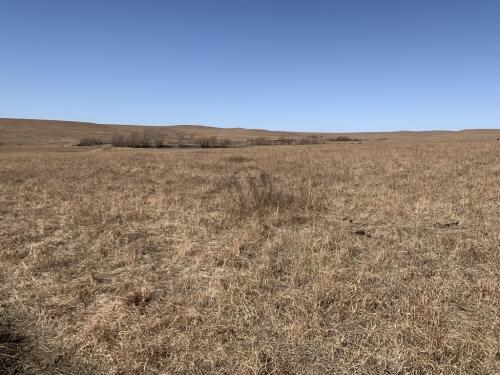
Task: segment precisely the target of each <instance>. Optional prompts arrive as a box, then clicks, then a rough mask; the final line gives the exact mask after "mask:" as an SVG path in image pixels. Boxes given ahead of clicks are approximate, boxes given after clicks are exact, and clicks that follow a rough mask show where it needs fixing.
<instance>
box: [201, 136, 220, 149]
mask: <svg viewBox="0 0 500 375" xmlns="http://www.w3.org/2000/svg"><path fill="white" fill-rule="evenodd" d="M196 144H197V145H198V146H200V147H202V148H213V147H218V146H219V143H218V141H217V137H201V138H197V139H196Z"/></svg>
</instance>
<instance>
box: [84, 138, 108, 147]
mask: <svg viewBox="0 0 500 375" xmlns="http://www.w3.org/2000/svg"><path fill="white" fill-rule="evenodd" d="M102 144H103V141H102V140H101V139H99V138H82V139H80V142H78V146H98V145H102Z"/></svg>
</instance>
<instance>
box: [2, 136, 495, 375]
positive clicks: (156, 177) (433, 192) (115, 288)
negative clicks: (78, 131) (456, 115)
mask: <svg viewBox="0 0 500 375" xmlns="http://www.w3.org/2000/svg"><path fill="white" fill-rule="evenodd" d="M499 146H500V145H499V144H498V142H454V143H442V142H436V143H434V142H429V143H425V144H418V143H387V144H381V143H363V144H333V145H322V146H290V147H288V146H283V147H276V148H272V147H254V148H246V149H224V150H221V149H217V150H145V149H141V150H128V149H119V150H117V149H102V150H101V149H97V150H91V151H89V150H88V149H81V148H80V149H78V150H77V151H75V149H73V148H64V149H63V148H59V149H51V148H44V149H42V148H40V149H31V148H11V147H2V148H1V149H2V150H1V152H0V217H1V220H0V373H7V374H9V373H27V374H41V373H47V374H59V373H60V374H70V373H71V374H141V373H147V374H156V373H158V374H330V373H340V374H366V373H374V374H378V373H388V374H403V373H414V374H431V373H432V374H439V373H443V374H449V373H452V374H493V373H498V372H499V356H500V355H499V334H498V332H499V314H498V313H499V307H500V304H499V288H498V285H499V276H500V260H499V246H500V245H499V244H500V232H499V228H500V164H499V161H500V147H499ZM261 174H265V176H270V177H263V178H262V179H260V178H261V177H260V175H261ZM235 178H236V179H237V181H238V182H237V183H235V182H234V179H235ZM252 178H254V179H252ZM267 178H271V182H270V185H269V184H268V182H266V181H267V180H266V179H267ZM259 179H260V180H259ZM238 184H239V185H240V186H241V188H240V189H242V190H241V191H242V195H243V196H245V194H247V193H248V192H249V191H250V190H248V189H251V186H254V187H255V189H257V193H256V194H257V195H256V197H257V198H255V197H254V196H253V195H252V194H250V195H248V196H249V198H248V200H247V201H245V198H241V195H238V194H236V195H235V193H234V189H238V188H235V186H237V185H238ZM252 184H253V185H252ZM249 186H250V187H249ZM269 186H270V187H269ZM244 189H247V190H244ZM237 193H238V191H237ZM259 194H261V195H262V194H263V197H264V198H259V197H261V195H259ZM16 371H17V372H16Z"/></svg>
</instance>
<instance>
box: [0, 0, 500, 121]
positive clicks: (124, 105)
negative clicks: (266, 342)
mask: <svg viewBox="0 0 500 375" xmlns="http://www.w3.org/2000/svg"><path fill="white" fill-rule="evenodd" d="M0 20H1V22H0V46H1V50H0V51H1V55H0V117H23V118H50V119H68V120H85V121H94V122H101V123H125V124H134V123H135V124H159V125H160V124H205V125H216V126H224V127H247V128H266V129H285V130H304V131H372V130H373V131H376V130H380V131H384V130H402V129H409V130H426V129H463V128H500V21H499V20H500V1H498V0H491V1H489V0H476V1H473V0H470V1H463V0H453V1H452V0H448V1H444V0H434V1H430V0H419V1H410V0H397V1H396V0H391V1H388V0H385V1H384V0H379V1H374V0H350V1H347V0H345V1H293V0H291V1H290V0H289V1H281V0H277V1H272V0H268V1H261V0H254V1H241V0H232V1H216V0H213V1H208V0H204V1H201V0H199V1H194V0H182V1H181V0H178V1H159V0H157V1H153V0H143V1H127V0H121V1H115V0H109V1H106V0H101V1H93V0H86V1H53V0H45V1H25V0H11V1H6V0H0Z"/></svg>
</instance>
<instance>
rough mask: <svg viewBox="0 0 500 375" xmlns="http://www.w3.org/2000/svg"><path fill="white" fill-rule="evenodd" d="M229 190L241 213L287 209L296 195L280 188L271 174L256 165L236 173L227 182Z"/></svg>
mask: <svg viewBox="0 0 500 375" xmlns="http://www.w3.org/2000/svg"><path fill="white" fill-rule="evenodd" d="M227 191H228V192H229V196H230V197H231V201H232V203H233V204H234V206H235V207H236V209H237V210H238V211H239V212H241V213H250V212H256V213H259V212H260V213H262V212H265V211H269V210H277V211H279V210H286V209H288V208H289V206H290V205H292V204H293V202H294V196H293V195H292V194H289V193H286V192H284V191H283V190H281V189H279V188H278V186H277V185H276V184H275V179H274V178H273V176H272V175H271V174H269V173H267V172H264V171H263V170H261V169H259V168H256V167H248V168H243V169H240V170H239V171H237V172H236V173H234V174H233V175H232V176H231V177H230V179H229V181H228V183H227Z"/></svg>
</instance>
